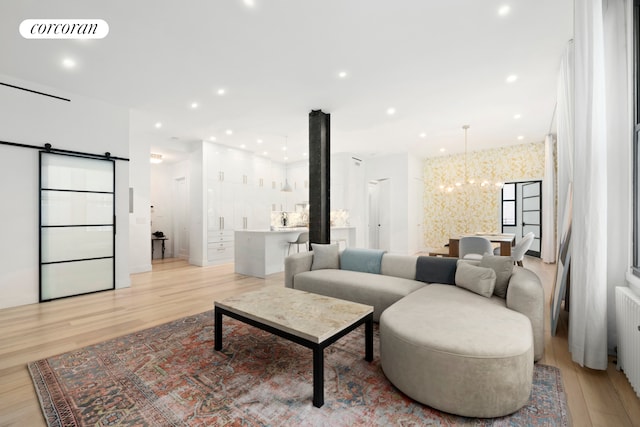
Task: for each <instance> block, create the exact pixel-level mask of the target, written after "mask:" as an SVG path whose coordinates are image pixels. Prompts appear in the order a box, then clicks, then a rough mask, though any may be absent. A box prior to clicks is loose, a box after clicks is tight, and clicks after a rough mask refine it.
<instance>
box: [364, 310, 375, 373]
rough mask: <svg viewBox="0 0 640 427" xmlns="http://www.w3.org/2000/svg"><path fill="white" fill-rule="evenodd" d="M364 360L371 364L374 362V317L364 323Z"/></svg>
mask: <svg viewBox="0 0 640 427" xmlns="http://www.w3.org/2000/svg"><path fill="white" fill-rule="evenodd" d="M364 346H365V356H364V360H366V361H367V362H371V361H372V360H373V315H371V316H369V318H368V319H367V320H366V322H365V323H364Z"/></svg>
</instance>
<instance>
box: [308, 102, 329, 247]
mask: <svg viewBox="0 0 640 427" xmlns="http://www.w3.org/2000/svg"><path fill="white" fill-rule="evenodd" d="M330 118H331V115H330V114H325V113H323V112H322V110H311V112H310V113H309V242H310V243H329V241H330V237H331V236H330V232H331V229H330V224H329V220H330V218H329V212H330V210H331V192H330V184H331V163H330V155H331V141H330V140H331V138H330V133H331V132H330V131H331V123H330Z"/></svg>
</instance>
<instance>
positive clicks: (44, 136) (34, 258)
mask: <svg viewBox="0 0 640 427" xmlns="http://www.w3.org/2000/svg"><path fill="white" fill-rule="evenodd" d="M0 80H1V81H3V82H5V83H8V84H12V85H16V86H21V87H26V88H29V89H32V90H37V91H41V92H44V93H49V94H52V95H56V96H61V97H65V98H69V99H71V102H66V101H61V100H58V99H54V98H49V97H45V96H42V95H37V94H34V93H30V92H25V91H21V90H17V89H13V88H9V87H6V86H0V140H2V141H9V142H17V143H22V144H30V145H37V146H42V145H44V144H45V143H50V144H51V145H52V146H53V147H54V148H60V149H66V150H74V151H82V152H90V153H105V152H107V151H108V152H110V153H111V154H112V155H113V156H117V157H124V158H126V157H128V156H129V112H128V110H127V109H126V108H123V107H118V106H114V105H110V104H107V103H104V102H101V101H99V100H95V99H90V98H86V97H82V96H78V95H75V94H70V93H65V92H63V91H60V90H57V89H54V88H49V87H45V86H42V85H38V84H34V83H31V82H25V81H21V80H19V79H15V78H12V77H9V76H2V75H0ZM0 182H1V183H2V185H1V186H0V199H1V200H3V203H2V209H0V224H3V231H2V240H3V244H2V245H0V308H5V307H12V306H17V305H23V304H31V303H37V302H38V277H39V264H38V263H39V260H38V258H39V257H38V236H39V229H38V224H39V219H38V215H39V214H38V206H39V201H38V200H39V196H38V188H39V184H38V151H37V150H33V149H27V148H14V147H8V146H5V145H0ZM128 212H129V164H128V162H125V161H117V162H116V217H117V218H118V219H119V220H118V221H117V233H116V248H115V249H116V287H117V288H122V287H127V286H129V284H130V280H129V261H128V258H129V227H128V221H126V220H125V219H126V218H128V215H129V213H128Z"/></svg>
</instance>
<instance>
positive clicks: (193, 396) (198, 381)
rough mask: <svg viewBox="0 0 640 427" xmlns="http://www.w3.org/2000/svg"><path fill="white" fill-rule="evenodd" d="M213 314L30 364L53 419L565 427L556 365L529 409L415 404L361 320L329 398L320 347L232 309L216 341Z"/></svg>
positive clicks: (541, 372)
mask: <svg viewBox="0 0 640 427" xmlns="http://www.w3.org/2000/svg"><path fill="white" fill-rule="evenodd" d="M213 320H214V316H213V311H209V312H205V313H201V314H198V315H196V316H191V317H186V318H183V319H179V320H176V321H173V322H170V323H166V324H164V325H160V326H157V327H154V328H151V329H147V330H144V331H140V332H136V333H132V334H129V335H126V336H123V337H120V338H116V339H112V340H109V341H106V342H103V343H100V344H96V345H92V346H89V347H85V348H82V349H80V350H77V351H72V352H69V353H66V354H62V355H59V356H54V357H50V358H47V359H43V360H39V361H37V362H32V363H30V364H29V371H30V373H31V377H32V379H33V383H34V384H35V388H36V391H37V393H38V397H39V399H40V404H41V406H42V411H43V414H44V417H45V419H46V421H47V424H48V425H49V426H89V425H91V426H218V425H237V426H240V425H242V426H265V425H269V426H279V425H286V426H294V425H295V426H298V425H310V426H313V425H323V426H337V425H345V426H355V425H366V426H371V425H403V426H410V425H429V426H454V425H460V426H563V425H567V424H568V416H567V405H566V397H565V394H564V390H563V386H562V379H561V377H560V372H559V370H558V369H557V368H554V367H551V366H545V365H540V364H538V365H536V368H535V371H534V372H535V376H534V384H533V392H532V395H531V399H530V402H529V404H528V406H525V407H524V408H522V409H521V410H520V411H518V412H516V413H514V414H512V415H510V416H507V417H502V418H494V419H473V418H464V417H459V416H455V415H450V414H446V413H442V412H439V411H437V410H434V409H432V408H429V407H427V406H424V405H422V404H420V403H417V402H414V401H412V400H411V399H409V398H408V397H406V396H405V395H403V394H402V393H401V392H399V391H398V390H397V389H395V388H394V387H393V385H392V384H391V383H390V382H389V381H388V380H387V379H386V377H385V376H384V374H383V372H382V369H381V367H380V359H379V353H378V349H379V341H378V328H377V325H376V328H375V337H374V339H375V341H374V349H375V353H374V356H375V357H374V361H373V362H371V363H368V362H366V361H365V360H364V327H360V328H358V329H356V330H355V331H353V332H351V333H350V334H348V335H347V336H345V337H343V338H342V339H340V340H338V341H337V342H336V343H334V344H333V345H331V346H329V347H328V348H327V349H326V350H325V374H324V375H325V404H324V406H323V407H321V408H316V407H314V406H313V405H312V402H311V400H312V397H313V389H312V384H313V367H312V360H313V358H312V352H311V350H309V349H307V348H305V347H302V346H300V345H298V344H294V343H292V342H290V341H287V340H285V339H282V338H279V337H276V336H274V335H271V334H269V333H267V332H263V331H261V330H259V329H256V328H254V327H252V326H248V325H245V324H244V323H240V322H238V321H236V320H233V319H230V318H228V317H225V318H224V326H223V331H224V332H223V334H224V335H223V346H224V347H223V350H222V352H217V351H215V350H214V348H213V345H214V341H213V340H214V328H213Z"/></svg>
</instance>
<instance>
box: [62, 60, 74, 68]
mask: <svg viewBox="0 0 640 427" xmlns="http://www.w3.org/2000/svg"><path fill="white" fill-rule="evenodd" d="M62 66H63V67H64V68H74V67H75V66H76V61H74V60H73V59H71V58H64V59H63V60H62Z"/></svg>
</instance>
